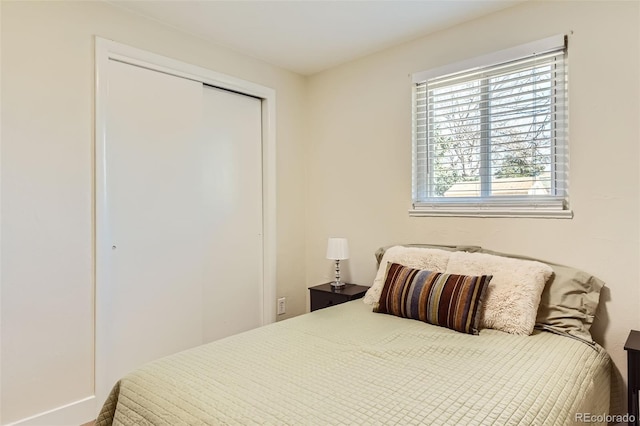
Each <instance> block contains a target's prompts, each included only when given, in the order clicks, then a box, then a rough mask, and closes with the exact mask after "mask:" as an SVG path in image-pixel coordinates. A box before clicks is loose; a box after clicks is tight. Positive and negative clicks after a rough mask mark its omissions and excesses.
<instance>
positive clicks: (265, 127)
mask: <svg viewBox="0 0 640 426" xmlns="http://www.w3.org/2000/svg"><path fill="white" fill-rule="evenodd" d="M110 60H116V61H119V62H124V63H128V64H131V65H136V66H139V67H143V68H148V69H151V70H155V71H160V72H163V73H166V74H170V75H175V76H178V77H182V78H187V79H190V80H194V81H198V82H201V83H204V84H208V85H211V86H215V87H219V88H221V89H226V90H230V91H233V92H237V93H240V94H245V95H249V96H253V97H255V98H258V99H260V100H261V101H262V102H261V103H262V203H263V204H262V229H263V238H262V246H263V247H262V286H261V290H262V295H261V298H262V325H266V324H270V323H272V322H275V319H276V309H275V307H276V306H275V305H276V92H275V90H274V89H272V88H269V87H266V86H262V85H259V84H256V83H253V82H250V81H247V80H243V79H240V78H236V77H233V76H230V75H227V74H222V73H219V72H216V71H212V70H210V69H207V68H203V67H200V66H197V65H192V64H188V63H186V62H182V61H179V60H176V59H172V58H168V57H166V56H162V55H158V54H155V53H152V52H148V51H145V50H142V49H138V48H135V47H132V46H128V45H125V44H122V43H118V42H115V41H112V40H108V39H105V38H101V37H97V36H96V37H95V111H94V118H95V141H94V149H95V151H94V155H93V160H94V164H93V169H94V181H93V188H92V194H93V231H94V232H93V244H92V246H93V253H92V257H93V262H92V264H93V280H94V283H93V284H94V285H93V303H94V321H93V322H94V324H93V325H94V345H95V346H94V393H95V394H96V402H97V404H102V402H103V401H104V400H105V399H106V397H107V395H100V394H99V393H102V392H103V391H102V389H104V385H105V384H104V381H105V379H106V378H105V377H103V376H102V375H101V374H102V373H103V372H102V368H101V366H102V365H103V364H102V361H103V359H104V356H103V355H104V351H105V350H107V349H108V348H104V347H102V342H101V341H100V336H99V335H98V329H97V325H98V323H99V322H101V321H100V320H101V318H100V312H101V310H100V304H101V303H104V300H106V299H105V296H106V295H104V294H102V293H103V290H104V289H103V288H102V286H101V284H102V283H106V282H108V276H107V272H108V271H106V270H101V269H100V266H99V265H100V263H102V264H106V263H104V262H105V261H106V255H107V254H106V249H104V250H103V249H101V247H100V243H101V242H102V241H104V239H105V238H106V237H107V236H108V235H109V229H107V227H106V225H105V224H106V221H105V218H104V217H103V215H104V214H105V212H106V195H107V194H106V186H105V185H106V161H105V160H106V159H105V148H106V111H107V81H108V79H107V73H108V64H109V61H110ZM99 409H100V407H99V406H98V407H96V410H99Z"/></svg>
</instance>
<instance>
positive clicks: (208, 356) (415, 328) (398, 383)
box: [96, 296, 610, 426]
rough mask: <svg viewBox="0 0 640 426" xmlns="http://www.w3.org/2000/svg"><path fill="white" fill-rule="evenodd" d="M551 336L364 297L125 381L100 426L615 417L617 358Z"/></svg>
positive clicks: (162, 363) (548, 421) (157, 364)
mask: <svg viewBox="0 0 640 426" xmlns="http://www.w3.org/2000/svg"><path fill="white" fill-rule="evenodd" d="M538 297H539V298H540V296H538ZM540 328H541V327H538V329H536V330H534V331H533V332H532V333H531V334H530V335H517V334H512V333H507V332H504V331H500V330H496V329H488V328H482V329H481V330H480V331H479V333H478V334H475V335H474V334H467V333H462V332H459V331H455V330H452V329H449V328H446V327H442V326H437V325H432V324H428V323H425V322H422V321H416V320H413V319H408V318H402V317H399V316H395V315H384V314H381V313H377V312H374V310H372V308H371V306H370V305H367V304H364V303H362V301H361V300H355V301H351V302H348V303H345V304H342V305H338V306H334V307H331V308H327V309H322V310H318V311H315V312H312V313H309V314H306V315H301V316H298V317H295V318H292V319H288V320H285V321H281V322H278V323H274V324H270V325H268V326H264V327H261V328H258V329H254V330H251V331H249V332H245V333H242V334H238V335H235V336H231V337H228V338H225V339H222V340H219V341H217V342H213V343H210V344H207V345H203V346H200V347H196V348H193V349H190V350H187V351H184V352H181V353H178V354H175V355H172V356H169V357H166V358H162V359H160V360H157V361H154V362H152V363H149V364H147V365H145V366H143V367H142V368H140V369H138V370H136V371H134V372H132V373H130V374H128V375H127V376H125V377H123V378H122V379H121V380H120V381H119V382H118V383H117V384H116V386H115V387H114V388H113V390H112V392H111V394H110V396H109V398H108V400H107V402H106V403H105V405H104V407H103V409H102V411H101V413H100V415H99V417H98V419H97V422H96V424H97V425H98V426H103V425H112V424H113V425H145V424H146V425H182V424H184V425H213V424H224V425H316V424H317V425H336V424H367V425H374V424H380V425H382V424H402V425H411V424H416V425H418V424H428V425H460V424H465V425H490V424H491V425H493V424H498V425H565V424H573V423H577V418H576V415H579V414H580V413H590V414H591V415H604V414H607V413H608V409H609V380H610V379H609V374H610V359H609V356H608V354H607V353H606V352H605V351H604V349H602V347H600V346H599V345H598V344H596V343H595V342H588V341H585V340H584V339H580V338H576V337H575V336H571V335H570V334H567V333H564V334H563V333H560V332H557V330H556V332H550V331H545V330H543V329H540Z"/></svg>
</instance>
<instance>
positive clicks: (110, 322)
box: [96, 60, 205, 392]
mask: <svg viewBox="0 0 640 426" xmlns="http://www.w3.org/2000/svg"><path fill="white" fill-rule="evenodd" d="M109 62H110V63H109V70H108V78H109V89H108V90H109V91H108V106H107V125H106V146H105V153H104V155H105V161H106V176H105V182H106V185H105V186H106V188H105V193H104V194H103V196H105V197H106V203H105V205H106V212H105V215H104V220H103V222H104V223H98V226H103V227H104V228H103V229H105V228H106V233H105V235H106V238H103V240H102V241H98V244H100V245H101V247H100V249H101V250H102V252H103V253H106V256H102V257H101V258H100V259H99V263H98V268H99V269H100V268H104V269H102V270H101V271H98V272H99V276H101V277H105V278H106V279H104V280H102V282H101V281H98V291H97V327H96V332H97V339H98V342H97V343H98V344H99V345H100V347H99V348H97V349H98V351H97V355H104V356H105V358H104V359H97V362H98V363H100V364H101V365H99V366H98V371H102V373H103V374H104V376H103V379H104V380H99V382H100V383H101V384H104V386H112V385H113V384H114V383H115V381H116V380H118V379H119V378H120V377H121V376H122V375H124V374H126V373H127V372H128V371H130V370H132V369H133V368H136V367H138V366H140V365H141V364H143V363H145V362H148V361H150V360H153V359H156V358H158V357H161V356H164V355H168V354H171V353H174V352H177V351H180V350H183V349H186V348H189V347H193V346H196V345H198V344H200V343H201V342H202V333H203V321H202V317H203V314H202V311H203V305H202V288H203V283H204V267H203V265H204V263H205V262H204V247H205V244H204V239H203V237H202V228H203V218H204V214H203V213H204V211H203V198H202V194H203V193H204V192H205V188H204V187H203V179H202V166H196V167H194V165H201V164H202V157H203V154H204V152H203V140H202V135H201V132H200V128H201V127H200V123H201V117H202V112H201V111H202V84H199V83H197V82H194V81H191V80H187V79H183V78H177V77H173V76H170V75H167V74H163V73H160V72H156V71H151V70H147V69H144V68H140V67H136V66H132V65H128V64H123V63H120V62H116V61H113V60H111V61H109ZM102 391H103V392H104V389H103V390H102Z"/></svg>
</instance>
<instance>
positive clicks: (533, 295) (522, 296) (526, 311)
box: [445, 252, 553, 335]
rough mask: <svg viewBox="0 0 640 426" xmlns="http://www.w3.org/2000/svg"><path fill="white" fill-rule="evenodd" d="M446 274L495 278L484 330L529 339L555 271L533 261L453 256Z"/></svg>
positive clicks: (486, 306)
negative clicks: (544, 292)
mask: <svg viewBox="0 0 640 426" xmlns="http://www.w3.org/2000/svg"><path fill="white" fill-rule="evenodd" d="M445 272H446V273H447V274H465V275H493V279H492V280H491V282H490V283H489V287H488V288H487V291H486V295H485V299H484V306H483V311H484V312H483V317H482V318H483V319H482V322H481V325H480V327H481V328H494V329H496V330H502V331H506V332H507V333H512V334H520V335H529V334H531V333H532V332H533V327H534V326H535V323H536V314H537V312H538V305H539V304H540V295H541V294H542V290H544V285H545V283H546V282H547V280H548V279H549V278H550V277H551V274H553V269H551V267H550V266H549V265H547V264H544V263H541V262H535V261H530V260H520V259H511V258H508V257H501V256H493V255H490V254H484V253H467V252H453V253H451V257H450V259H449V263H448V265H447V269H446V271H445Z"/></svg>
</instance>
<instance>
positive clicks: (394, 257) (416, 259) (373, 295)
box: [364, 246, 452, 305]
mask: <svg viewBox="0 0 640 426" xmlns="http://www.w3.org/2000/svg"><path fill="white" fill-rule="evenodd" d="M451 253H452V252H450V251H445V250H439V249H427V248H417V247H403V246H394V247H391V248H389V249H388V250H387V251H386V252H385V253H384V256H383V257H382V260H381V261H380V267H378V273H377V274H376V278H375V279H374V280H373V285H372V286H371V288H370V289H369V290H367V293H366V294H365V295H364V303H366V304H367V305H376V304H377V303H378V301H379V300H380V294H381V293H382V288H383V287H384V278H385V275H386V273H387V264H388V263H398V264H400V265H403V266H408V267H410V268H415V269H426V270H429V271H433V272H444V271H445V269H446V268H447V263H448V262H449V256H451Z"/></svg>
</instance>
